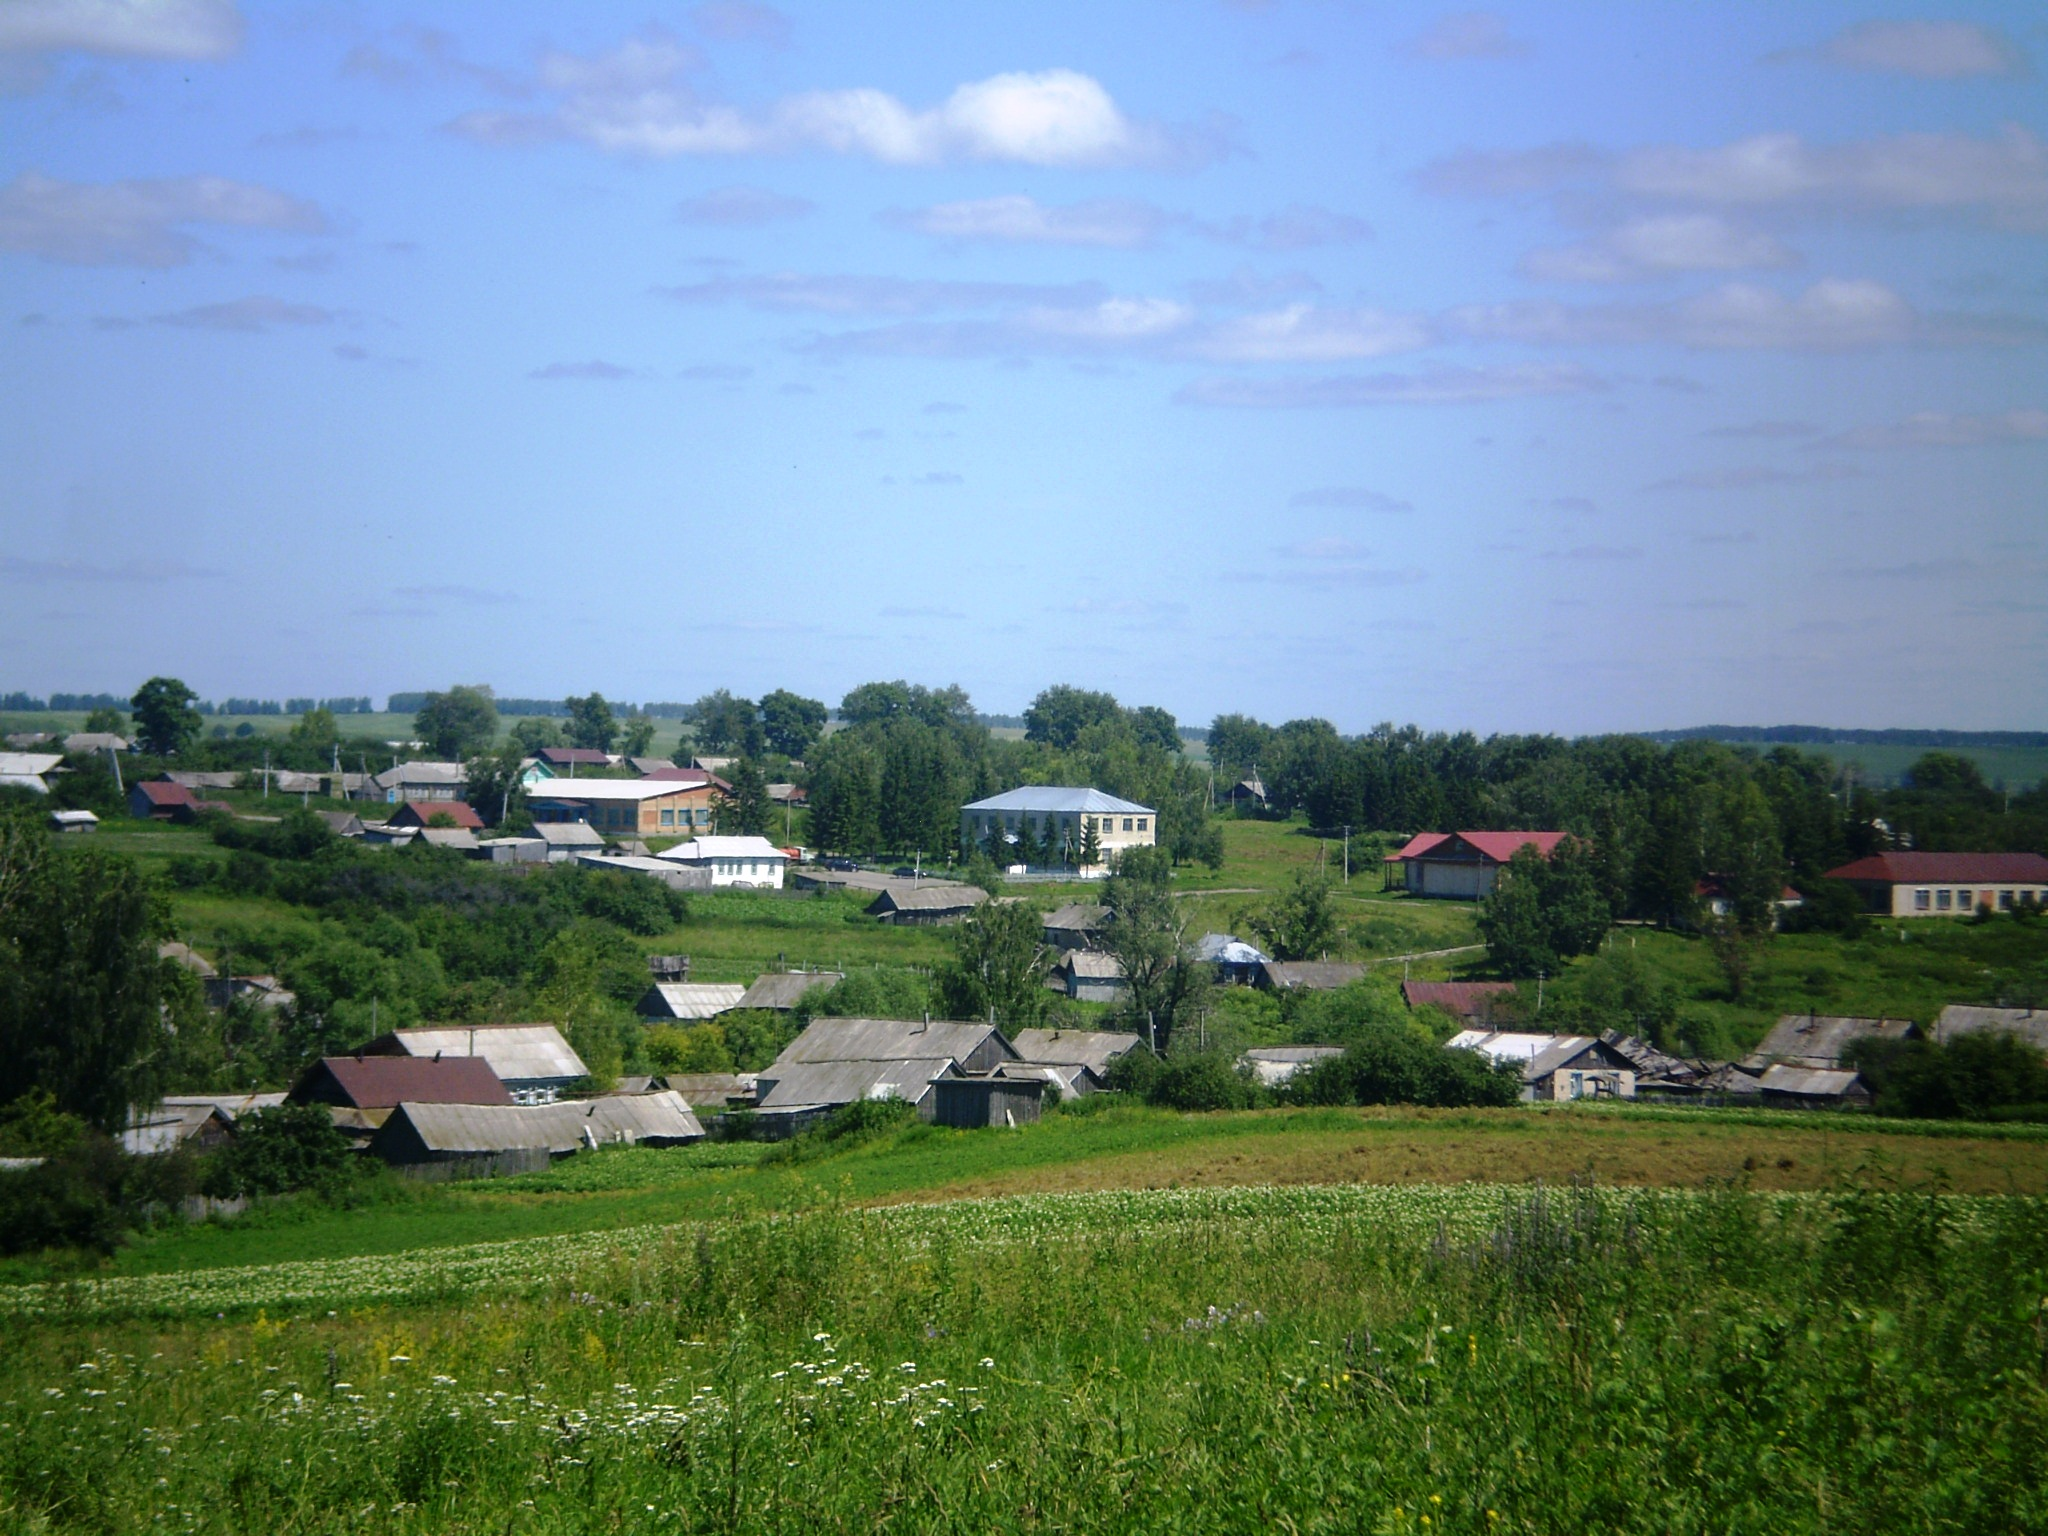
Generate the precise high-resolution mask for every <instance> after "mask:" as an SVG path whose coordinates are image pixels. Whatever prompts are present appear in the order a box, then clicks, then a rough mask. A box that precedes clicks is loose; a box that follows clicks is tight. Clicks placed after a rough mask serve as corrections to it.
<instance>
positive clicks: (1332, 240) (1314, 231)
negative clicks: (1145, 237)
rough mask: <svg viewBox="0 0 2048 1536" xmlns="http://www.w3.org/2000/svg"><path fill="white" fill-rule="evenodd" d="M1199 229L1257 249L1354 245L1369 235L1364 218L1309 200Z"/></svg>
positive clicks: (1270, 249)
mask: <svg viewBox="0 0 2048 1536" xmlns="http://www.w3.org/2000/svg"><path fill="white" fill-rule="evenodd" d="M1201 231H1202V233H1203V234H1205V235H1207V236H1209V238H1210V239H1212V240H1221V241H1224V242H1225V243H1227V244H1230V245H1248V246H1251V247H1253V248H1254V249H1256V250H1261V251H1305V250H1309V249H1311V248H1312V247H1315V246H1319V245H1355V244H1356V243H1358V242H1359V241H1361V240H1370V239H1371V238H1372V226H1371V225H1370V224H1368V223H1366V222H1365V220H1363V219H1359V218H1353V217H1352V216H1351V215H1350V214H1348V213H1335V212H1332V211H1331V210H1330V209H1328V208H1321V207H1317V206H1316V205H1315V204H1313V203H1289V204H1288V205H1287V206H1286V207H1285V208H1282V209H1281V210H1280V211H1279V212H1278V213H1269V214H1267V215H1265V216H1264V217H1263V218H1257V219H1254V218H1248V217H1239V218H1235V219H1226V220H1224V221H1222V222H1220V223H1214V224H1204V225H1202V226H1201Z"/></svg>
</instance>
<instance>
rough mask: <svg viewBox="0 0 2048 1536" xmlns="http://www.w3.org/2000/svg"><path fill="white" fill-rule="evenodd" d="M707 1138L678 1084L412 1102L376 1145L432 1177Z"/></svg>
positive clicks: (389, 1157) (397, 1162)
mask: <svg viewBox="0 0 2048 1536" xmlns="http://www.w3.org/2000/svg"><path fill="white" fill-rule="evenodd" d="M703 1138H704V1127H703V1125H702V1124H700V1123H699V1121H698V1119H697V1117H696V1115H695V1114H693V1113H692V1112H691V1110H690V1106H689V1105H688V1104H687V1103H685V1102H684V1100H683V1097H682V1095H681V1094H678V1093H675V1092H672V1091H662V1092H657V1093H639V1094H619V1095H606V1096H605V1097H602V1098H595V1099H579V1100H575V1101H571V1102H563V1103H555V1104H430V1103H413V1102H410V1101H408V1102H406V1103H403V1104H400V1105H399V1106H398V1107H397V1108H395V1109H393V1110H392V1111H391V1113H390V1116H389V1117H388V1118H387V1119H386V1120H385V1121H384V1123H383V1125H382V1126H381V1127H379V1129H378V1131H377V1133H376V1135H375V1136H374V1137H372V1138H371V1140H370V1152H371V1155H373V1156H375V1157H378V1158H381V1159H382V1160H383V1161H384V1162H386V1163H389V1164H390V1165H391V1166H393V1167H394V1168H398V1169H401V1170H407V1171H416V1172H429V1171H431V1173H430V1176H431V1174H441V1175H443V1176H446V1175H453V1176H456V1177H463V1176H489V1175H492V1174H506V1173H519V1172H527V1171H529V1170H531V1169H533V1168H535V1167H545V1166H546V1165H547V1163H548V1162H549V1161H551V1160H553V1159H555V1158H561V1157H567V1156H569V1155H571V1154H572V1153H575V1152H577V1151H580V1150H583V1149H586V1148H588V1149H595V1148H597V1147H602V1146H611V1145H626V1146H632V1145H640V1146H651V1147H673V1146H682V1145H685V1144H687V1143H689V1142H693V1141H701V1140H703ZM437 1165H438V1166H437Z"/></svg>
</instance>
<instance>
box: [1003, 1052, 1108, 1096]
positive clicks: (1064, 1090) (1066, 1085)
mask: <svg viewBox="0 0 2048 1536" xmlns="http://www.w3.org/2000/svg"><path fill="white" fill-rule="evenodd" d="M995 1075H996V1076H997V1077H1010V1078H1024V1079H1027V1080H1030V1079H1036V1080H1037V1081H1038V1082H1041V1083H1050V1084H1052V1086H1054V1087H1055V1088H1057V1089H1059V1091H1060V1096H1061V1097H1062V1098H1067V1099H1077V1098H1079V1097H1080V1096H1081V1095H1082V1094H1084V1093H1100V1092H1101V1091H1102V1078H1101V1077H1100V1076H1099V1075H1098V1074H1097V1073H1096V1071H1095V1069H1094V1068H1093V1067H1085V1066H1083V1065H1082V1064H1081V1063H1080V1062H1078V1061H1006V1062H1004V1063H1003V1064H1002V1065H1001V1066H999V1067H997V1068H996V1074H995Z"/></svg>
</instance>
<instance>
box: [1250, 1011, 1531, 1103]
mask: <svg viewBox="0 0 2048 1536" xmlns="http://www.w3.org/2000/svg"><path fill="white" fill-rule="evenodd" d="M1521 1094H1522V1074H1521V1072H1520V1071H1519V1070H1518V1069H1516V1068H1515V1067H1514V1066H1513V1065H1511V1064H1509V1065H1501V1066H1496V1065H1494V1064H1493V1063H1492V1062H1491V1061H1489V1060H1487V1058H1486V1057H1484V1056H1482V1055H1480V1054H1479V1053H1478V1052H1477V1051H1453V1050H1447V1049H1445V1048H1444V1047H1443V1046H1440V1045H1432V1044H1430V1043H1429V1042H1428V1041H1427V1040H1424V1039H1422V1038H1421V1037H1420V1036H1418V1035H1416V1034H1415V1033H1414V1032H1413V1031H1411V1030H1407V1029H1384V1028H1382V1029H1374V1030H1372V1031H1370V1032H1369V1033H1367V1034H1365V1035H1363V1036H1362V1037H1360V1038H1359V1039H1358V1040H1357V1041H1356V1042H1354V1043H1353V1044H1352V1045H1351V1046H1350V1047H1349V1048H1348V1049H1347V1050H1346V1051H1345V1052H1344V1054H1343V1055H1342V1056H1333V1057H1330V1058H1327V1059H1326V1060H1323V1061H1319V1062H1317V1063H1316V1064H1315V1065H1314V1066H1312V1067H1309V1068H1307V1069H1306V1070H1304V1071H1301V1072H1297V1073H1296V1074H1295V1075H1294V1076H1293V1077H1292V1078H1291V1079H1290V1080H1289V1081H1288V1082H1287V1083H1286V1084H1285V1085H1284V1086H1283V1087H1282V1088H1281V1089H1280V1097H1281V1099H1282V1100H1283V1102H1286V1103H1289V1104H1421V1105H1427V1106H1430V1107H1434V1108H1438V1109H1466V1108H1473V1107H1479V1106H1499V1105H1508V1104H1513V1103H1515V1102H1516V1101H1517V1100H1518V1099H1520V1097H1521Z"/></svg>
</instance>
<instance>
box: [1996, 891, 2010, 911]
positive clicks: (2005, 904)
mask: <svg viewBox="0 0 2048 1536" xmlns="http://www.w3.org/2000/svg"><path fill="white" fill-rule="evenodd" d="M2011 907H2012V892H2011V891H2000V892H1999V893H1998V909H1999V910H2000V911H2001V912H2004V911H2009V910H2011Z"/></svg>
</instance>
